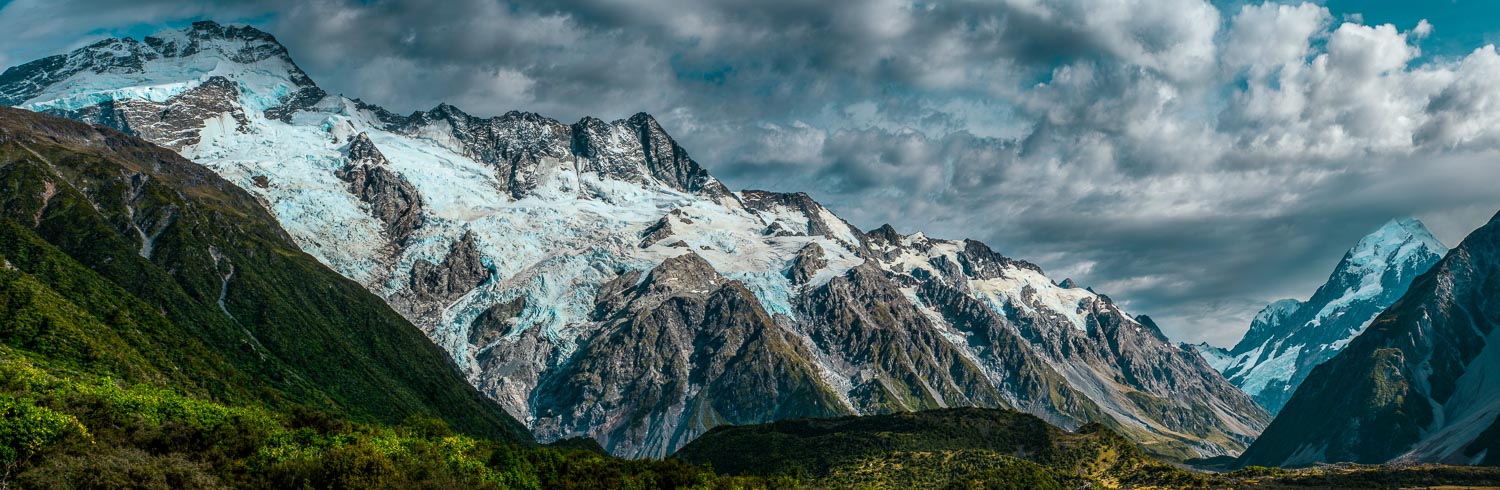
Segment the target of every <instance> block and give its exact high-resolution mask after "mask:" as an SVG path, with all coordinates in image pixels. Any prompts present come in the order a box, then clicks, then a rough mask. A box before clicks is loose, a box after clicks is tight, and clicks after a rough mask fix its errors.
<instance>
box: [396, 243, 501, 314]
mask: <svg viewBox="0 0 1500 490" xmlns="http://www.w3.org/2000/svg"><path fill="white" fill-rule="evenodd" d="M480 257H481V255H480V253H479V245H478V242H477V241H476V239H475V238H474V233H473V232H464V236H463V237H462V238H459V239H458V241H456V242H453V246H452V247H451V248H449V249H448V256H447V257H446V258H444V259H443V263H442V264H433V263H432V262H428V261H426V260H421V259H418V260H417V262H416V263H415V264H413V265H412V270H411V285H410V287H411V290H412V291H413V292H414V293H415V294H416V296H417V297H418V298H420V299H423V300H428V301H431V300H439V301H443V300H451V299H454V298H457V297H459V296H462V295H463V294H464V293H467V292H469V291H470V290H472V289H474V288H475V287H477V286H479V285H480V284H483V283H484V281H485V280H486V279H488V278H489V276H490V270H489V269H488V268H486V267H485V266H484V263H483V261H482V260H481V259H480Z"/></svg>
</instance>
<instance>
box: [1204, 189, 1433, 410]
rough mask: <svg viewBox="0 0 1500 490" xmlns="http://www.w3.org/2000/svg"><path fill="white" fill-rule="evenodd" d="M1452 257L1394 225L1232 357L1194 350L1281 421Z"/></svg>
mask: <svg viewBox="0 0 1500 490" xmlns="http://www.w3.org/2000/svg"><path fill="white" fill-rule="evenodd" d="M1447 251H1448V249H1447V247H1444V246H1443V244H1442V243H1441V242H1439V241H1438V240H1437V238H1434V237H1433V236H1432V233H1431V232H1429V231H1427V227H1426V226H1423V225H1422V222H1420V221H1417V220H1416V219H1414V218H1402V219H1395V220H1391V221H1389V222H1387V223H1386V224H1385V225H1383V226H1381V227H1380V229H1378V230H1375V231H1374V232H1372V233H1370V234H1369V235H1367V236H1365V237H1364V238H1361V239H1360V240H1359V243H1357V244H1355V246H1354V247H1353V248H1351V249H1349V251H1348V252H1347V253H1345V254H1344V257H1343V259H1342V260H1340V261H1339V263H1338V266H1337V267H1334V269H1333V273H1332V274H1330V275H1329V277H1328V281H1327V282H1326V283H1324V284H1323V285H1322V286H1320V287H1318V290H1317V292H1315V293H1313V295H1312V297H1311V298H1309V299H1308V300H1307V301H1305V302H1303V301H1298V300H1295V299H1284V300H1280V301H1276V302H1274V303H1271V304H1270V305H1268V306H1266V307H1265V309H1262V310H1261V311H1260V313H1259V314H1257V315H1256V316H1255V319H1254V321H1252V322H1251V323H1250V330H1249V331H1247V332H1246V333H1245V337H1244V338H1242V339H1240V341H1239V343H1238V344H1236V345H1235V346H1234V348H1232V349H1229V350H1224V349H1219V348H1216V347H1212V346H1207V345H1198V346H1196V347H1197V349H1198V350H1199V353H1200V354H1202V355H1203V356H1204V358H1205V359H1206V360H1208V361H1209V364H1211V365H1213V366H1214V368H1215V369H1218V370H1219V371H1220V372H1222V373H1224V377H1225V378H1228V379H1229V382H1231V383H1234V384H1235V386H1238V387H1240V389H1242V390H1245V393H1247V394H1249V395H1250V397H1251V398H1254V399H1255V401H1256V403H1259V404H1260V405H1261V406H1263V407H1265V408H1266V409H1267V410H1270V411H1271V413H1272V414H1275V413H1277V412H1279V411H1281V408H1282V406H1284V405H1286V401H1287V400H1288V399H1290V398H1291V397H1292V393H1293V392H1295V391H1296V390H1297V386H1298V385H1299V384H1301V383H1302V380H1303V379H1306V378H1307V375H1308V373H1310V372H1311V371H1312V369H1313V368H1314V367H1316V366H1317V365H1319V364H1322V363H1323V362H1325V361H1327V360H1329V359H1332V358H1333V356H1334V355H1336V354H1338V353H1339V351H1341V350H1343V348H1344V347H1345V346H1346V345H1348V343H1349V341H1350V340H1351V339H1353V338H1354V337H1355V336H1357V335H1359V334H1360V332H1363V331H1364V330H1365V328H1366V327H1367V326H1369V325H1370V322H1372V321H1374V320H1375V316H1376V315H1379V314H1380V313H1381V312H1382V311H1385V309H1386V307H1389V306H1390V305H1391V304H1392V303H1395V302H1396V300H1397V299H1400V298H1401V295H1402V294H1405V293H1406V288H1407V287H1409V286H1410V285H1411V282H1412V280H1414V279H1416V278H1417V276H1419V275H1421V274H1422V273H1423V272H1427V269H1429V268H1431V267H1432V265H1433V264H1435V263H1437V261H1438V259H1441V258H1442V256H1443V253H1445V252H1447Z"/></svg>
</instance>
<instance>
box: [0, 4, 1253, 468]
mask: <svg viewBox="0 0 1500 490" xmlns="http://www.w3.org/2000/svg"><path fill="white" fill-rule="evenodd" d="M0 103H4V104H8V105H15V106H17V107H21V108H26V109H30V110H34V111H41V112H48V113H52V114H58V115H63V116H67V117H72V118H76V119H79V120H83V121H87V122H90V123H96V124H102V125H107V126H111V127H114V128H118V129H120V130H121V131H126V132H129V133H131V134H136V135H140V136H142V137H144V138H147V139H151V140H152V141H155V142H157V143H159V144H162V145H164V146H167V147H170V148H172V149H174V150H177V151H179V152H181V153H182V154H183V155H185V156H187V157H188V158H190V159H192V160H194V161H196V162H199V163H201V164H203V165H205V166H207V167H208V168H211V169H213V170H214V171H215V172H217V173H218V174H219V175H220V176H222V177H223V178H224V179H227V180H228V181H230V182H233V183H235V184H236V185H238V186H240V187H242V188H244V189H245V190H247V191H249V192H250V193H251V194H253V195H254V196H256V198H258V199H259V200H260V201H261V202H262V203H263V204H264V206H265V207H266V208H267V209H269V210H270V211H271V212H272V213H273V214H274V215H275V216H276V218H277V220H278V221H280V223H281V226H282V227H283V228H284V229H285V230H286V231H287V232H288V233H289V234H290V235H291V236H292V238H293V239H294V240H295V241H296V243H297V244H298V245H299V246H300V247H301V248H302V249H303V250H304V251H306V252H307V253H309V254H311V255H312V256H314V257H316V258H317V259H318V260H320V261H322V262H323V263H325V264H327V265H328V266H329V267H331V268H333V269H334V270H336V271H338V272H339V273H341V274H343V275H345V276H346V277H348V278H350V279H352V280H354V281H356V282H358V283H360V284H362V285H364V287H366V288H367V289H369V290H370V291H372V292H374V293H376V294H377V295H379V296H381V297H383V298H385V300H386V301H387V302H388V303H389V304H390V305H391V306H392V307H394V308H395V309H396V310H397V311H398V312H400V313H401V314H402V315H404V316H405V317H406V318H407V319H409V320H410V321H411V322H412V323H414V324H416V325H417V326H418V327H420V328H421V329H422V330H423V331H424V332H426V334H427V336H428V337H429V338H431V339H432V341H433V342H435V343H436V344H437V345H439V346H441V347H442V348H443V349H445V350H446V351H447V352H448V353H449V354H450V355H451V356H452V359H453V360H454V362H455V363H456V364H457V365H458V366H460V368H461V369H463V370H464V372H465V373H466V375H467V376H468V378H469V381H470V382H472V383H473V384H474V385H475V386H476V387H478V388H479V389H480V391H482V392H483V393H485V394H486V395H488V396H490V397H492V398H494V399H495V400H496V401H498V402H499V403H500V404H501V405H502V406H504V407H505V409H506V410H507V411H509V412H510V413H511V414H512V415H514V416H516V418H517V419H519V420H521V421H522V422H523V423H525V424H526V426H527V427H528V428H529V429H530V430H531V431H532V432H533V434H534V435H535V436H536V437H537V439H538V440H540V441H543V442H547V441H554V440H559V439H566V438H571V437H576V436H587V437H591V438H594V439H596V440H598V441H599V442H600V444H601V445H602V446H603V447H604V448H606V449H607V450H609V451H610V452H612V453H614V454H616V455H621V456H629V457H660V456H664V455H667V454H671V453H672V452H674V451H675V450H677V449H678V448H680V447H681V446H682V445H684V444H686V443H687V442H688V441H690V440H692V439H694V438H695V437H697V436H698V435H700V434H702V433H704V432H705V431H707V430H709V429H711V428H712V427H715V426H719V425H725V424H754V423H764V422H770V421H773V420H778V419H785V418H797V417H829V416H838V415H852V414H875V413H890V412H897V411H911V410H923V409H934V408H943V407H959V406H978V407H992V408H1007V409H1015V410H1020V411H1024V412H1027V413H1030V414H1033V415H1036V416H1037V417H1040V418H1042V419H1044V420H1046V421H1048V422H1051V423H1054V424H1058V425H1060V426H1062V427H1064V428H1068V429H1076V428H1078V427H1081V426H1084V425H1085V424H1087V423H1090V422H1099V423H1102V424H1105V425H1107V426H1109V427H1110V428H1112V429H1115V430H1117V431H1118V432H1119V433H1121V434H1122V435H1124V436H1125V437H1127V438H1129V439H1131V440H1133V441H1135V442H1136V443H1139V444H1141V445H1142V446H1143V447H1144V448H1146V449H1147V450H1149V451H1152V452H1154V453H1157V454H1162V455H1168V456H1171V457H1175V458H1190V457H1200V456H1216V455H1233V454H1237V453H1239V451H1241V450H1242V449H1243V448H1244V447H1246V446H1247V445H1248V444H1249V442H1250V441H1251V440H1252V439H1253V438H1254V437H1255V436H1256V435H1257V434H1258V433H1259V432H1260V430H1261V429H1262V428H1263V427H1264V426H1265V424H1266V423H1267V420H1268V414H1267V413H1266V412H1265V411H1264V410H1263V409H1261V408H1259V407H1258V406H1257V405H1256V404H1255V403H1254V402H1253V401H1252V400H1251V399H1250V398H1249V397H1247V396H1245V395H1244V394H1243V393H1242V392H1240V391H1239V390H1237V389H1235V388H1234V387H1233V386H1232V385H1230V384H1229V383H1228V382H1227V381H1225V379H1224V378H1223V377H1222V376H1221V375H1220V374H1219V373H1218V372H1216V371H1215V370H1214V369H1213V368H1212V367H1210V366H1209V365H1208V364H1207V363H1205V362H1204V361H1203V360H1202V359H1201V358H1200V357H1199V356H1197V355H1196V354H1194V353H1193V352H1191V351H1188V350H1184V349H1182V348H1180V347H1179V346H1177V345H1175V344H1173V343H1171V342H1169V341H1168V340H1167V339H1166V338H1165V336H1163V335H1162V334H1161V332H1160V331H1159V330H1158V329H1157V328H1156V326H1155V325H1154V324H1153V323H1152V322H1150V321H1149V319H1146V318H1144V317H1141V318H1137V317H1135V316H1132V315H1130V314H1127V313H1126V312H1125V311H1123V310H1122V309H1121V308H1120V307H1119V306H1118V305H1116V304H1115V303H1114V302H1113V301H1112V300H1110V298H1109V297H1107V296H1105V295H1101V294H1097V293H1095V292H1093V291H1092V290H1089V289H1083V288H1078V287H1076V286H1074V285H1073V284H1072V283H1071V281H1068V282H1067V283H1066V285H1062V284H1059V283H1057V282H1055V281H1053V280H1052V279H1050V278H1048V277H1047V276H1046V275H1045V274H1044V273H1043V272H1042V270H1041V268H1040V267H1037V266H1036V265H1034V264H1031V263H1028V262H1025V261H1022V260H1017V259H1013V258H1009V257H1005V256H1003V255H1001V254H1000V253H998V252H996V251H994V250H992V249H991V248H990V247H989V246H987V245H985V244H983V243H980V242H977V241H973V240H943V239H935V238H931V237H927V236H925V235H923V234H921V233H912V234H901V233H898V232H897V231H896V230H895V229H893V228H891V227H890V226H884V227H881V228H878V229H876V230H872V231H870V232H863V231H861V230H859V229H857V228H855V227H854V226H852V225H850V224H849V223H847V222H845V221H844V220H843V219H841V218H839V217H838V216H837V215H835V214H834V213H833V212H831V211H830V210H828V209H827V208H825V207H823V206H822V205H821V204H819V203H817V202H816V201H815V200H813V199H812V198H811V197H809V196H807V195H806V194H801V193H778V192H767V191H748V190H747V191H740V192H732V191H730V190H729V189H727V188H726V187H725V186H724V185H723V184H722V183H720V182H719V181H718V180H717V179H715V178H714V177H713V176H712V175H710V174H709V172H708V171H707V170H706V169H705V167H704V166H702V165H701V164H699V163H698V162H696V161H694V160H693V159H692V158H691V157H690V156H689V155H688V153H687V151H686V150H685V149H683V147H682V146H681V145H679V144H678V143H677V142H676V141H675V140H673V139H672V137H671V136H669V135H668V134H667V132H666V131H665V130H664V129H663V128H662V126H661V125H660V124H659V123H658V122H657V121H656V120H655V119H654V118H652V117H651V116H649V115H647V114H644V113H641V114H636V115H634V116H631V117H629V118H626V119H621V120H616V121H612V122H606V121H604V120H600V119H594V118H584V119H582V120H580V121H578V122H576V123H574V124H565V123H561V122H559V121H556V120H552V119H548V118H546V117H543V116H540V115H536V114H531V113H523V112H510V113H507V114H504V115H501V116H497V117H490V118H483V117H477V116H472V115H469V114H466V113H464V112H462V111H461V110H459V109H458V108H456V107H453V106H450V105H446V104H442V105H438V106H437V107H435V108H433V109H432V110H430V111H422V112H416V113H413V114H410V115H405V116H402V115H397V114H394V113H391V112H389V111H386V110H384V109H381V108H380V107H378V106H375V105H373V104H369V103H366V102H363V101H360V100H357V99H350V98H345V97H342V96H336V95H329V94H326V93H324V92H323V91H322V90H321V89H318V88H317V86H316V85H315V84H313V83H312V81H311V79H310V78H309V77H307V75H306V74H304V73H303V72H302V71H301V70H300V69H299V68H297V67H296V65H295V64H294V63H292V61H291V58H290V57H289V56H288V55H287V54H286V50H285V49H284V48H282V47H281V46H280V45H279V44H277V43H276V42H275V40H274V38H272V37H271V36H270V35H268V34H265V33H263V32H260V31H257V30H255V29H253V28H250V27H244V26H224V25H219V24H216V23H212V22H198V23H195V24H193V25H192V26H191V27H189V28H187V29H184V30H181V31H167V32H164V33H162V34H158V35H155V36H151V37H148V38H146V39H145V40H143V41H134V40H130V39H116V40H106V41H101V42H99V43H95V44H93V45H90V46H87V47H84V48H81V49H79V50H77V51H74V52H72V53H69V54H66V55H59V56H54V57H49V58H44V59H42V60H38V61H35V62H32V63H28V64H24V65H20V66H17V67H12V68H10V69H8V70H6V71H5V73H4V74H0Z"/></svg>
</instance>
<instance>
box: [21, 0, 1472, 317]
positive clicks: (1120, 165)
mask: <svg viewBox="0 0 1500 490" xmlns="http://www.w3.org/2000/svg"><path fill="white" fill-rule="evenodd" d="M0 5H3V6H0V32H5V33H7V34H6V36H5V39H4V40H3V41H0V66H8V65H12V64H19V63H22V62H25V61H29V60H31V59H34V58H38V57H41V56H45V55H49V54H56V53H60V52H65V51H67V50H70V49H72V48H75V47H78V46H81V45H83V44H86V43H87V42H89V41H91V40H94V39H97V38H100V37H106V36H120V35H131V36H136V37H141V36H144V35H148V34H151V33H153V32H155V31H157V30H160V29H162V28H168V27H181V26H184V25H186V24H187V23H189V22H191V21H193V20H198V19H214V20H218V21H220V22H244V23H248V24H251V25H254V26H257V27H260V28H262V29H264V30H266V31H268V32H271V33H273V34H275V35H276V36H277V38H278V39H280V40H281V41H282V42H283V44H285V45H286V46H287V48H288V49H289V50H290V51H291V53H292V56H293V58H294V59H296V61H297V62H298V64H299V65H301V66H302V68H303V69H304V70H305V71H307V72H308V73H309V74H310V75H311V76H312V77H313V78H314V79H315V80H316V81H317V82H318V83H319V85H321V86H323V87H324V88H325V89H327V90H329V91H331V92H339V93H343V94H345V95H348V96H351V97H357V98H361V99H363V100H365V101H367V102H372V103H376V104H380V105H383V106H386V107H387V108H389V109H391V110H394V111H397V112H408V111H413V110H421V109H427V108H431V107H433V106H434V105H436V104H437V103H439V102H448V103H452V104H454V105H457V106H459V107H461V108H463V109H464V110H465V111H466V112H469V113H472V114H499V113H502V112H505V111H508V110H512V109H520V110H529V111H535V112H539V113H542V114H545V115H549V116H552V117H555V118H558V119H561V120H564V121H572V120H576V119H578V118H580V117H582V116H585V115H593V116H598V117H603V118H617V117H624V116H627V115H629V114H631V113H634V112H638V111H646V112H650V113H652V114H654V115H656V116H657V118H658V119H659V120H660V121H661V122H662V123H663V125H664V126H665V127H666V128H667V129H668V130H669V131H670V132H671V133H672V134H673V136H674V137H676V138H677V139H678V140H679V141H680V142H681V143H683V145H684V146H686V147H687V148H688V149H689V151H690V152H691V153H693V155H694V156H695V158H696V159H697V160H699V161H700V162H702V163H703V164H704V165H706V166H707V167H708V168H709V169H710V170H711V171H712V172H713V173H714V174H715V175H717V176H718V177H720V178H721V179H722V180H724V181H726V182H727V183H728V184H729V185H730V186H731V187H734V188H765V189H771V190H783V191H790V190H802V191H807V192H808V193H810V194H812V195H813V196H814V197H815V198H817V199H818V200H819V201H821V202H823V203H825V204H826V205H828V206H829V207H831V208H833V209H834V210H835V211H836V212H838V213H839V214H840V215H842V216H844V217H845V218H847V219H850V220H851V221H852V222H854V223H855V224H856V225H859V226H861V227H862V228H866V229H868V228H873V227H875V226H878V225H880V224H881V223H887V222H889V223H892V224H893V225H895V226H896V228H897V229H898V230H900V231H902V232H905V233H910V232H914V231H924V232H926V233H928V234H929V235H935V236H944V237H955V238H956V237H974V238H977V239H980V240H983V241H986V242H988V243H989V244H991V246H993V247H994V248H996V249H997V250H1000V251H1002V252H1003V253H1005V254H1007V255H1010V256H1014V257H1019V258H1025V259H1028V260H1031V261H1033V262H1037V263H1039V264H1041V265H1042V266H1043V267H1044V268H1046V269H1047V270H1048V271H1049V274H1050V275H1052V276H1054V277H1056V278H1059V279H1060V278H1063V277H1073V278H1075V279H1076V280H1078V281H1079V282H1081V283H1083V284H1087V285H1091V286H1093V287H1094V288H1095V289H1096V290H1099V291H1101V292H1105V293H1107V294H1109V295H1110V296H1111V297H1113V298H1114V299H1115V300H1116V301H1119V302H1122V303H1125V304H1126V306H1127V307H1128V308H1129V309H1130V310H1131V311H1134V312H1137V313H1146V314H1150V315H1152V316H1153V317H1154V318H1156V319H1157V322H1158V323H1159V324H1160V325H1161V326H1162V328H1163V330H1165V331H1166V333H1167V334H1168V335H1170V336H1172V337H1173V338H1174V339H1177V340H1184V341H1191V342H1196V341H1200V340H1207V341H1210V342H1213V343H1216V344H1220V345H1227V344H1232V343H1233V342H1234V341H1235V340H1237V339H1238V337H1239V335H1240V334H1241V333H1242V332H1243V331H1244V330H1245V329H1246V328H1247V327H1248V324H1249V319H1250V317H1252V316H1253V315H1254V314H1255V312H1256V311H1257V310H1258V309H1259V308H1260V307H1262V306H1264V305H1265V304H1267V303H1269V302H1270V301H1272V300H1275V299H1279V298H1283V297H1296V298H1301V299H1305V298H1306V297H1308V296H1309V295H1311V294H1312V292H1313V289H1314V288H1316V287H1317V285H1319V284H1321V283H1322V281H1323V280H1324V279H1326V276H1327V274H1328V273H1329V272H1330V271H1331V270H1332V268H1333V266H1334V264H1335V263H1336V262H1337V261H1338V260H1339V258H1340V256H1341V255H1342V254H1343V251H1344V250H1346V249H1347V248H1348V247H1350V246H1352V245H1353V244H1354V242H1355V241H1357V240H1358V238H1359V237H1360V236H1362V235H1364V234H1365V233H1367V232H1369V231H1372V230H1374V229H1375V228H1377V227H1379V226H1380V225H1381V224H1382V223H1383V222H1385V221H1387V220H1389V219H1391V218H1395V217H1400V216H1407V215H1412V216H1416V217H1418V218H1421V219H1422V220H1423V221H1425V222H1426V223H1427V224H1428V226H1429V227H1430V228H1432V229H1433V230H1434V231H1435V232H1436V233H1437V235H1438V237H1439V238H1440V239H1441V240H1443V241H1444V242H1445V243H1447V244H1449V245H1453V244H1455V243H1457V242H1458V240H1460V239H1461V238H1462V237H1463V236H1464V235H1465V234H1467V233H1468V232H1469V231H1470V230H1472V229H1473V228H1475V227H1477V226H1478V225H1480V224H1482V223H1483V222H1484V221H1486V220H1487V219H1488V218H1489V217H1490V216H1491V215H1493V214H1494V213H1495V212H1496V210H1500V191H1497V185H1496V183H1497V182H1500V158H1497V157H1500V55H1497V53H1496V51H1495V48H1494V47H1492V46H1490V45H1489V44H1488V43H1489V41H1490V39H1491V38H1492V35H1493V34H1494V33H1493V32H1492V31H1491V30H1490V29H1492V26H1491V25H1488V24H1492V22H1486V21H1485V20H1486V19H1493V18H1495V14H1496V13H1500V9H1497V8H1496V7H1494V6H1492V5H1490V4H1488V3H1487V2H1480V1H1475V0H1444V1H1439V2H1404V1H1400V2H1397V1H1391V2H1369V1H1354V0H1348V1H1344V0H1329V1H1327V2H1320V3H1276V2H1270V3H1261V2H1247V1H1216V2H1206V1H1203V0H990V1H967V0H952V1H943V2H912V1H900V0H868V1H863V2H829V1H824V0H761V1H755V2H743V1H729V0H652V1H644V0H642V1H621V0H561V1H553V2H542V1H537V2H525V1H512V2H504V1H494V0H447V1H443V2H426V1H416V0H410V1H408V0H391V1H379V0H377V1H351V0H309V1H292V0H251V1H243V2H222V3H221V2H204V1H199V2H168V1H155V0H138V1H133V2H117V1H112V0H111V1H100V0H14V1H11V2H8V3H0Z"/></svg>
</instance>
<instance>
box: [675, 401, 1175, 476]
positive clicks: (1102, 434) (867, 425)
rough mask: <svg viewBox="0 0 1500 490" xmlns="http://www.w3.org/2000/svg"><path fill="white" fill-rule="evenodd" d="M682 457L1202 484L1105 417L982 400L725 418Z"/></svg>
mask: <svg viewBox="0 0 1500 490" xmlns="http://www.w3.org/2000/svg"><path fill="white" fill-rule="evenodd" d="M676 457H678V458H681V459H683V460H685V461H688V462H690V463H695V464H709V465H712V467H713V468H715V469H716V470H718V471H722V472H726V473H729V474H752V475H776V474H790V475H800V476H802V477H805V478H807V479H810V480H811V481H814V482H819V484H821V485H829V486H835V487H846V486H852V487H908V488H913V487H914V488H932V487H942V486H946V485H950V484H951V485H957V484H961V483H965V482H975V481H977V482H987V483H984V484H985V485H998V487H1003V488H1077V487H1078V486H1080V485H1084V484H1093V485H1104V486H1114V485H1117V484H1126V485H1153V484H1155V485H1167V486H1176V485H1190V484H1199V483H1201V481H1200V479H1199V478H1198V477H1196V476H1195V475H1192V474H1189V473H1187V472H1185V471H1182V470H1178V469H1176V468H1173V467H1171V466H1168V465H1166V464H1165V463H1161V462H1158V461H1155V460H1153V459H1151V458H1150V457H1148V456H1146V455H1145V453H1144V452H1142V451H1141V450H1140V449H1139V448H1137V447H1135V446H1134V445H1133V444H1131V443H1130V442H1129V441H1127V440H1125V439H1124V438H1123V437H1120V436H1119V435H1118V434H1115V433H1114V432H1112V431H1110V430H1109V429H1108V428H1105V427H1103V426H1101V425H1098V424H1091V425H1088V426H1085V427H1084V428H1082V429H1080V430H1079V431H1078V432H1076V433H1073V432H1067V431H1064V430H1062V429H1059V428H1057V427H1055V426H1053V425H1051V424H1048V423H1047V422H1045V421H1043V420H1042V419H1039V418H1036V417H1034V416H1031V415H1028V414H1025V413H1021V412H1015V411H1009V410H993V409H981V408H956V409H944V410H932V411H925V412H909V413H898V414H892V415H877V416H867V417H842V418H835V419H800V420H786V421H780V422H773V423H770V424H762V425H752V426H739V427H729V426H721V427H717V428H714V429H712V430H710V431H708V433H706V434H704V435H703V436H701V437H699V438H698V439H697V440H695V441H693V442H691V443H689V444H688V445H687V446H685V447H683V448H682V449H681V450H679V451H678V452H677V456H676Z"/></svg>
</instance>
